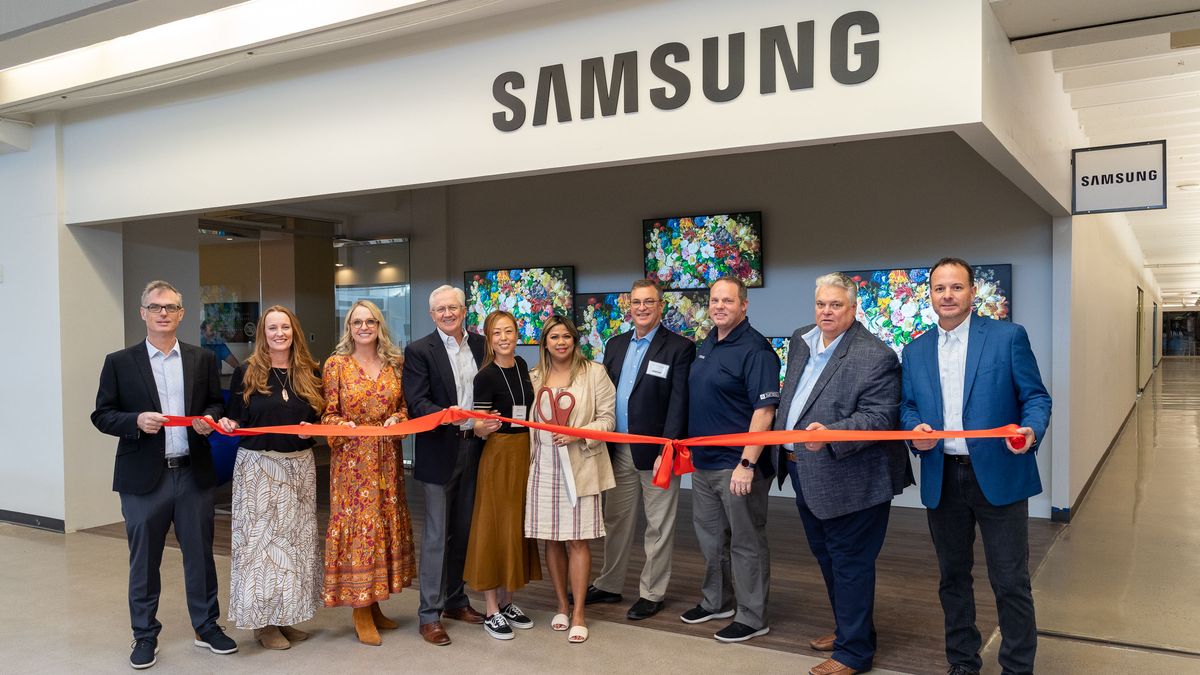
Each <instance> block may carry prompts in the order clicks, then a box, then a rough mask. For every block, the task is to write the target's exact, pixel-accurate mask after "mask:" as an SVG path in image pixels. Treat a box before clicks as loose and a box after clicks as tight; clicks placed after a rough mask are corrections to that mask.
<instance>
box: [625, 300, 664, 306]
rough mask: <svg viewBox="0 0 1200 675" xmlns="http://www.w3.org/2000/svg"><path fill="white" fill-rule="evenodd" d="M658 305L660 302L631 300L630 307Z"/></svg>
mask: <svg viewBox="0 0 1200 675" xmlns="http://www.w3.org/2000/svg"><path fill="white" fill-rule="evenodd" d="M657 304H658V300H630V301H629V306H630V307H653V306H655V305H657Z"/></svg>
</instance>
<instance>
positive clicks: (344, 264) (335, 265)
mask: <svg viewBox="0 0 1200 675" xmlns="http://www.w3.org/2000/svg"><path fill="white" fill-rule="evenodd" d="M333 266H334V267H345V266H346V263H333Z"/></svg>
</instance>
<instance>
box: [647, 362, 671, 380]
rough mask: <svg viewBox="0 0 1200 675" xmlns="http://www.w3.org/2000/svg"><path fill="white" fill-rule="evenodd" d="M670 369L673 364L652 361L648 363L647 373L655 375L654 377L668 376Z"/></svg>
mask: <svg viewBox="0 0 1200 675" xmlns="http://www.w3.org/2000/svg"><path fill="white" fill-rule="evenodd" d="M670 369H671V366H668V365H667V364H665V363H659V362H658V361H651V362H650V363H649V364H647V365H646V374H647V375H653V376H654V377H662V378H666V376H667V371H668V370H670Z"/></svg>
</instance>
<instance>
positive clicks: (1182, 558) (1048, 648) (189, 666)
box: [0, 359, 1200, 674]
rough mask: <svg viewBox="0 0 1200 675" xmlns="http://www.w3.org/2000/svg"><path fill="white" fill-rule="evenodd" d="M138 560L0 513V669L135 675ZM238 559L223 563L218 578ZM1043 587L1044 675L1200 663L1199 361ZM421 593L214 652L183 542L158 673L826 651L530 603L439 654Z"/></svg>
mask: <svg viewBox="0 0 1200 675" xmlns="http://www.w3.org/2000/svg"><path fill="white" fill-rule="evenodd" d="M127 555H128V553H127V549H126V547H125V544H124V543H123V542H122V541H120V540H117V539H113V538H110V537H104V536H98V535H95V534H89V533H75V534H70V535H66V536H63V535H58V534H52V533H48V532H42V531H38V530H32V529H27V528H22V527H18V526H13V525H4V524H0V598H3V604H4V610H3V611H2V612H0V673H10V672H11V673H33V672H37V673H63V672H73V673H95V672H129V666H128V662H127V660H126V659H127V658H128V642H127V638H126V637H125V636H127V635H128V615H127V613H126V601H125V577H126V570H127V567H126V565H127ZM228 565H229V561H228V558H224V557H219V558H218V560H217V569H218V570H219V571H222V572H220V573H221V576H222V580H223V581H227V579H226V575H227V570H228V569H229V567H228ZM980 580H981V581H982V578H980ZM983 583H986V582H983ZM223 591H225V592H227V584H223ZM1034 594H1035V599H1036V603H1037V611H1038V620H1039V628H1040V630H1041V631H1042V636H1041V639H1040V641H1039V649H1038V672H1041V673H1088V674H1092V673H1129V672H1137V673H1163V674H1166V673H1198V674H1200V610H1197V608H1200V359H1189V360H1182V359H1181V360H1164V362H1163V364H1162V366H1161V367H1160V368H1159V371H1158V372H1157V373H1156V374H1155V376H1154V378H1153V379H1152V380H1151V384H1150V386H1149V388H1148V389H1147V390H1146V392H1145V394H1144V395H1143V397H1142V399H1141V400H1140V401H1139V403H1138V405H1137V408H1136V410H1135V412H1134V415H1133V416H1132V417H1131V419H1130V421H1129V423H1128V424H1127V425H1126V427H1125V429H1124V430H1123V432H1122V434H1121V436H1120V437H1119V438H1118V441H1117V443H1116V444H1115V445H1114V448H1113V450H1112V454H1111V456H1110V457H1109V459H1108V461H1107V463H1106V464H1105V465H1104V467H1103V469H1102V470H1101V472H1100V473H1099V474H1098V475H1097V477H1096V479H1095V483H1094V485H1093V487H1092V489H1091V491H1090V493H1089V494H1088V496H1087V498H1086V500H1085V502H1084V504H1083V505H1082V506H1081V508H1079V509H1078V511H1077V513H1076V514H1075V518H1074V519H1073V521H1072V523H1071V525H1070V526H1069V527H1068V528H1067V529H1066V531H1065V532H1063V533H1062V534H1061V536H1059V537H1058V539H1057V541H1056V542H1055V543H1054V544H1053V545H1052V547H1051V548H1050V550H1049V553H1048V554H1047V555H1046V557H1045V559H1044V561H1043V563H1042V564H1041V565H1040V566H1039V568H1038V570H1037V572H1036V574H1035V577H1034ZM224 601H225V598H224V595H223V596H222V606H223V607H224V606H225V604H224ZM415 605H416V594H415V593H414V592H411V591H406V592H404V593H402V594H400V595H399V596H393V598H392V599H391V600H389V601H388V602H386V603H385V604H384V609H385V611H386V612H387V613H388V614H390V615H392V616H394V617H395V618H397V619H398V620H400V621H401V622H402V625H401V628H400V629H399V630H397V631H391V632H385V633H384V644H383V646H382V647H367V646H363V645H360V644H358V643H357V642H356V641H355V640H354V637H353V630H352V628H351V626H350V620H349V619H350V617H349V611H348V610H323V611H319V612H318V613H317V616H316V617H315V618H314V619H313V620H312V621H311V622H308V623H307V624H305V628H307V629H309V630H311V631H313V638H312V639H311V640H309V641H307V642H304V643H301V644H298V645H296V646H295V647H293V648H292V649H290V650H288V651H285V652H267V651H264V650H262V649H260V648H258V646H257V645H256V644H254V643H253V641H252V639H251V638H250V635H249V634H248V633H247V632H243V631H236V630H234V631H231V633H230V634H231V635H232V636H233V637H234V638H235V639H237V640H238V641H239V642H240V643H241V645H242V651H241V652H240V653H239V654H236V655H230V656H216V655H213V654H210V653H208V652H207V651H205V650H201V649H198V648H196V647H193V646H192V645H191V634H190V630H189V629H188V620H187V612H186V607H185V603H184V598H183V590H182V573H181V565H180V558H179V553H178V551H176V550H174V549H168V550H167V551H166V553H165V555H164V558H163V596H162V605H161V608H160V611H159V617H160V619H161V620H162V621H163V624H164V630H163V633H162V636H161V639H160V645H161V648H162V651H161V653H160V654H159V663H158V666H156V668H155V670H156V671H158V672H171V673H208V672H216V671H217V670H218V669H219V670H221V671H227V672H251V671H253V672H258V673H274V672H299V673H307V672H313V673H318V672H335V671H339V670H341V671H345V670H346V669H347V668H354V669H355V670H366V669H373V668H374V669H389V670H404V671H407V672H417V673H424V672H457V671H486V670H489V669H490V670H495V671H499V670H506V671H511V670H514V669H519V670H520V671H521V672H530V673H533V672H537V673H540V672H588V673H591V672H613V673H617V672H624V673H628V672H629V671H631V670H632V669H637V670H641V671H647V672H681V673H685V672H686V673H696V672H702V673H703V672H734V673H739V672H745V673H750V672H764V671H785V672H805V671H806V670H807V668H808V667H810V666H811V665H813V664H816V663H817V662H819V659H817V658H813V657H811V656H807V655H804V654H795V653H790V652H787V651H780V650H777V649H765V648H763V647H761V646H756V645H754V644H750V645H736V646H726V645H721V644H719V643H717V642H715V641H713V640H711V639H709V638H701V637H695V636H690V635H679V634H675V633H669V632H665V631H661V630H651V629H647V628H643V627H635V626H631V625H629V624H628V623H627V622H623V621H603V620H596V619H593V620H591V621H590V622H589V623H590V625H591V631H592V633H591V635H592V637H591V639H590V640H589V641H588V642H587V643H585V644H582V645H569V644H567V642H566V639H565V638H564V637H563V634H562V633H554V632H552V631H550V630H549V628H548V627H547V624H548V620H549V614H548V613H546V612H538V611H534V612H531V614H532V615H533V617H534V619H535V620H536V621H537V622H538V626H537V627H536V628H535V629H533V630H531V631H521V632H519V634H518V635H517V638H516V639H515V640H512V641H511V642H505V643H502V642H498V641H496V640H492V639H491V638H489V637H487V636H486V635H485V634H484V633H483V632H482V630H480V629H479V628H477V627H468V626H465V625H462V624H457V623H453V622H451V623H450V625H449V626H448V630H449V631H450V633H451V637H452V638H453V639H454V644H453V645H451V646H449V647H445V648H435V647H431V646H428V645H426V644H424V643H423V642H422V641H421V640H420V638H419V637H418V635H417V633H416V626H415V625H414V624H415V619H414V618H413V617H415V614H416V611H415ZM880 630H881V631H883V630H887V628H886V627H884V626H880ZM998 646H999V636H998V634H996V633H993V634H992V636H991V639H990V640H989V641H988V643H987V646H986V648H985V653H984V661H985V669H984V672H987V673H997V672H999V669H998V667H997V666H996V664H995V661H996V650H997V649H998ZM872 672H875V673H887V672H894V671H886V670H875V671H872ZM916 672H922V673H924V672H928V673H934V672H944V667H943V666H937V665H936V664H931V665H930V668H928V669H920V670H919V671H916Z"/></svg>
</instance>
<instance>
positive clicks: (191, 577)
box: [92, 281, 237, 669]
mask: <svg viewBox="0 0 1200 675" xmlns="http://www.w3.org/2000/svg"><path fill="white" fill-rule="evenodd" d="M141 301H142V304H141V309H140V312H141V316H142V319H143V320H144V321H145V322H146V339H145V341H143V342H139V343H137V344H135V345H133V346H132V347H129V348H128V349H123V350H121V351H119V352H113V353H112V354H109V355H108V356H107V357H105V359H104V368H103V370H101V372H100V387H99V390H98V391H97V393H96V410H95V412H93V413H92V424H94V425H95V426H96V428H97V429H99V430H100V431H102V432H104V433H106V434H110V435H113V436H117V437H118V438H119V439H120V440H119V441H117V459H116V467H115V469H114V471H113V490H115V491H116V492H117V493H119V494H120V496H121V513H122V514H123V515H124V516H125V532H126V534H127V536H128V538H129V616H130V623H131V625H132V628H133V645H132V649H133V651H132V653H131V654H130V657H129V663H130V665H132V666H133V667H134V668H137V669H142V668H149V667H150V666H153V665H154V664H155V662H156V657H155V654H156V653H157V652H158V633H159V631H160V630H162V624H161V623H159V621H158V619H156V618H155V614H156V613H157V611H158V596H159V591H160V589H161V583H160V579H159V571H158V568H159V565H160V563H161V562H162V553H163V544H164V541H165V539H166V536H167V530H168V529H169V528H170V527H171V525H172V524H174V525H175V537H176V539H178V541H179V549H180V551H181V552H182V553H183V575H184V587H185V589H186V591H187V600H188V614H189V615H190V616H191V619H192V628H194V629H195V631H196V637H195V644H196V646H198V647H205V648H207V649H209V650H211V651H212V652H213V653H215V654H230V653H233V652H236V651H237V643H235V642H234V641H233V640H231V639H230V638H229V637H228V636H226V635H225V633H224V632H223V631H222V629H221V627H220V626H218V625H217V619H218V617H219V616H220V609H219V608H218V606H217V570H216V566H215V565H214V563H213V554H212V543H213V495H212V488H213V486H214V485H215V484H216V482H217V479H216V472H215V471H214V470H213V461H212V455H211V454H210V452H209V447H208V441H207V440H206V439H205V438H204V436H207V435H208V434H209V432H210V431H211V430H212V429H211V427H209V426H208V425H206V424H203V423H202V422H200V421H196V422H194V423H193V424H192V427H191V428H185V427H170V428H165V429H164V428H163V423H164V422H166V421H167V418H166V417H164V414H167V415H189V416H197V415H203V416H206V417H208V418H209V419H212V418H216V417H220V416H221V412H222V411H223V410H224V402H223V400H222V398H221V380H220V376H219V375H218V372H217V360H216V358H215V357H214V356H213V353H212V352H210V351H207V350H205V349H202V348H200V347H196V346H193V345H188V344H184V343H182V342H180V341H178V340H177V339H176V338H175V332H176V331H177V330H178V328H179V321H180V319H182V318H183V296H182V295H180V293H179V291H177V290H175V288H174V287H173V286H171V284H169V283H167V282H165V281H152V282H150V283H149V284H148V285H147V286H146V290H144V291H143V292H142V298H141Z"/></svg>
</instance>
